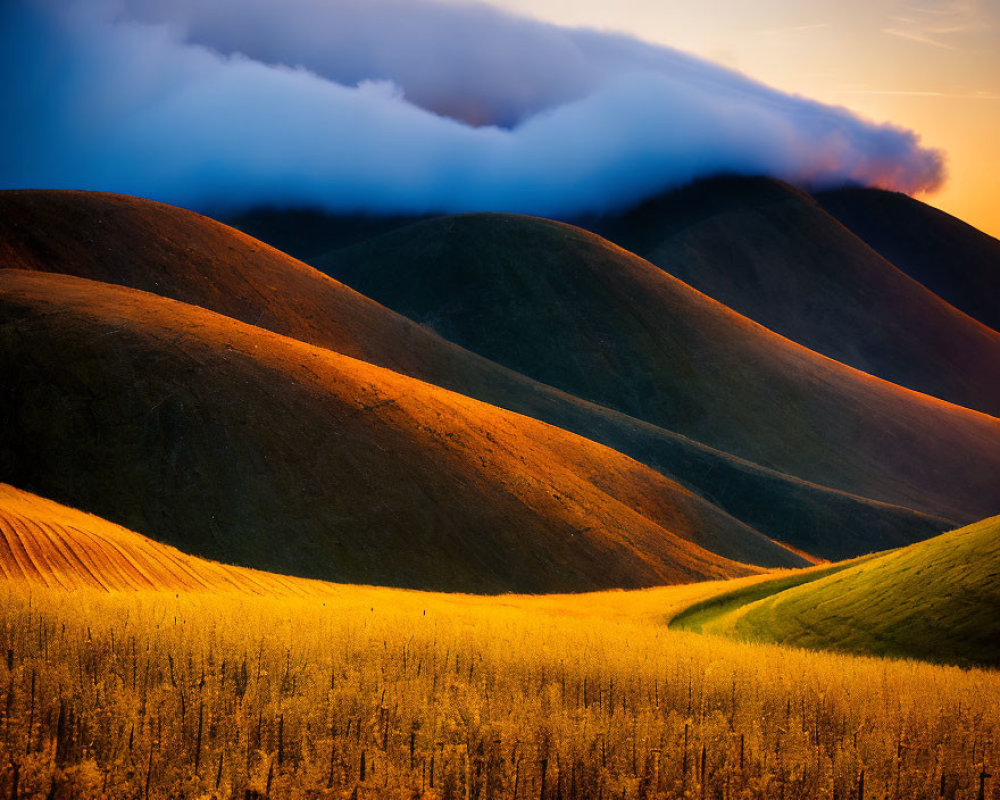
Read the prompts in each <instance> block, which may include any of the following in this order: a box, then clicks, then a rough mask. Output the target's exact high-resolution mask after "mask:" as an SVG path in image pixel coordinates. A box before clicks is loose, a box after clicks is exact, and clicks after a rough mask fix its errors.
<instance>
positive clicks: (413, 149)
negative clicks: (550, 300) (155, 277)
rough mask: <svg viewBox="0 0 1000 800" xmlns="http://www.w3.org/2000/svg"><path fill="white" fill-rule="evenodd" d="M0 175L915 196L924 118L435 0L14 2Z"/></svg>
mask: <svg viewBox="0 0 1000 800" xmlns="http://www.w3.org/2000/svg"><path fill="white" fill-rule="evenodd" d="M0 67H2V68H3V74H4V75H5V76H6V77H5V85H4V88H3V90H2V92H3V95H5V101H4V103H3V106H4V110H5V112H6V118H7V120H8V123H7V125H5V126H4V128H3V130H2V132H0V186H2V187H4V188H17V187H35V188H82V189H99V190H105V191H115V192H125V193H128V194H136V195H141V196H145V197H150V198H154V199H158V200H163V201H167V202H172V203H176V204H179V205H183V206H187V207H191V208H199V209H203V210H212V209H215V210H218V209H220V208H221V209H237V208H245V207H249V206H255V205H262V204H267V205H297V206H313V207H317V208H322V209H327V210H331V211H348V210H363V211H370V212H376V213H377V212H425V211H469V210H503V211H518V212H524V213H532V214H543V215H549V216H562V217H566V216H572V215H574V214H579V213H582V212H594V211H597V212H599V211H605V210H610V209H613V208H618V207H623V206H627V205H629V204H632V203H634V202H636V201H638V200H640V199H642V198H644V197H646V196H649V195H651V194H654V193H656V192H659V191H663V190H664V189H668V188H670V187H673V186H677V185H680V184H683V183H686V182H689V181H691V180H693V179H696V178H699V177H703V176H707V175H712V174H718V173H739V174H767V175H772V176H774V177H777V178H781V179H784V180H787V181H790V182H792V183H794V184H796V185H799V186H804V187H807V188H813V187H826V186H832V185H840V184H846V183H856V184H866V185H875V186H881V187H884V188H891V189H897V190H900V191H904V192H909V193H913V192H918V191H926V190H932V189H934V188H936V187H938V186H939V185H940V183H941V182H942V180H943V173H944V170H943V159H942V156H941V154H940V153H939V152H937V151H934V150H929V149H926V148H924V147H922V146H921V145H920V142H919V140H918V137H917V136H916V135H915V134H913V133H912V132H910V131H906V130H903V129H901V128H897V127H894V126H888V125H876V124H872V123H870V122H867V121H864V120H861V119H859V118H858V117H856V116H854V115H853V114H851V113H850V112H849V111H847V110H845V109H841V108H833V107H830V106H825V105H822V104H819V103H816V102H813V101H810V100H807V99H804V98H801V97H792V96H789V95H785V94H782V93H780V92H777V91H775V90H773V89H770V88H768V87H765V86H762V85H760V84H758V83H755V82H754V81H751V80H749V79H747V78H745V77H743V76H741V75H738V74H736V73H733V72H730V71H728V70H725V69H723V68H721V67H718V66H716V65H713V64H711V63H708V62H705V61H702V60H699V59H696V58H693V57H690V56H686V55H684V54H682V53H679V52H677V51H674V50H671V49H669V48H665V47H659V46H654V45H650V44H646V43H643V42H640V41H637V40H635V39H631V38H629V37H625V36H619V35H614V34H609V33H601V32H596V31H588V30H578V29H566V28H560V27H558V26H554V25H549V24H545V23H541V22H537V21H534V20H529V19H524V18H520V17H516V16H513V15H510V14H506V13H504V12H501V11H498V10H496V9H494V8H491V7H488V6H483V5H465V4H463V5H459V4H451V3H443V2H433V1H432V0H179V1H177V2H167V0H10V1H9V2H7V3H3V4H0Z"/></svg>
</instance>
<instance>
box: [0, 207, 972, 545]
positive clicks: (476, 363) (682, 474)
mask: <svg viewBox="0 0 1000 800" xmlns="http://www.w3.org/2000/svg"><path fill="white" fill-rule="evenodd" d="M0 210H2V213H0V229H2V231H3V234H2V236H0V251H2V252H3V256H2V258H3V260H2V262H0V263H3V264H4V265H6V266H16V267H20V268H28V269H41V270H45V271H50V272H61V273H68V274H72V275H76V276H80V277H85V278H90V279H94V280H99V281H105V282H111V283H121V284H124V285H127V286H131V287H134V288H138V289H143V290H146V291H150V292H154V293H157V294H161V295H163V296H166V297H171V298H174V299H178V300H182V301H185V302H188V303H191V304H194V305H199V306H202V307H205V308H208V309H210V310H213V311H217V312H219V313H222V314H226V315H228V316H231V317H234V318H236V319H240V320H242V321H244V322H250V323H253V324H256V325H259V326H261V327H265V328H268V329H269V330H272V331H274V332H276V333H280V334H285V335H289V336H292V337H295V338H298V339H301V340H303V341H306V342H308V343H311V344H316V345H320V346H323V347H327V348H330V349H333V350H336V351H338V352H343V353H346V354H347V355H352V356H357V357H360V358H363V359H364V360H367V361H369V362H372V363H375V364H379V365H382V366H388V367H391V368H392V369H394V370H396V371H398V372H400V373H403V374H407V375H410V376H413V377H417V378H420V379H422V380H426V381H429V382H432V383H436V384H438V385H441V386H444V387H446V388H451V389H454V390H456V391H460V392H462V393H463V394H467V395H470V396H472V397H476V398H478V399H481V400H485V401H487V402H490V403H492V404H494V405H499V406H502V407H504V408H508V409H511V410H514V411H518V412H520V413H524V414H527V415H529V416H533V417H535V418H538V419H541V420H544V421H546V422H550V423H552V424H555V425H558V426H560V427H563V428H566V429H568V430H571V431H574V432H576V433H579V434H582V435H584V436H586V437H588V438H591V439H594V440H595V441H598V442H601V443H603V444H606V445H609V446H611V447H614V448H615V449H617V450H620V451H622V452H624V453H626V454H627V455H630V456H632V457H633V458H636V459H638V460H640V461H642V462H643V463H645V464H647V465H650V466H652V467H654V468H655V469H657V470H658V471H660V472H662V473H664V474H665V475H667V476H669V477H673V478H675V479H677V480H679V481H681V482H682V483H683V484H684V485H686V486H688V487H689V488H691V489H693V490H694V491H696V492H698V493H699V494H701V495H702V496H704V497H706V498H710V499H711V502H713V503H715V504H717V505H719V506H720V507H721V508H723V509H725V510H726V511H728V512H729V513H730V514H732V515H734V516H737V517H738V518H739V519H741V520H742V521H744V522H746V523H747V524H749V525H751V526H752V527H755V528H756V529H758V530H759V531H761V532H762V533H764V534H766V535H767V536H769V537H771V538H773V539H777V540H780V541H783V542H788V543H790V544H792V545H794V546H796V547H799V548H802V549H805V550H808V551H809V552H811V553H813V554H815V555H817V556H821V557H824V558H843V557H846V556H851V555H857V554H859V553H865V552H870V551H872V550H880V549H885V548H887V547H894V546H898V545H901V544H908V543H910V542H913V541H917V540H919V539H924V538H927V537H929V536H932V535H934V534H936V533H939V532H941V531H942V530H945V529H947V528H949V527H953V523H954V522H957V520H952V519H940V518H935V517H928V516H925V515H922V514H920V513H917V512H914V511H911V510H909V509H907V508H902V507H897V506H892V505H886V504H883V503H878V502H873V501H870V500H869V499H866V498H862V497H858V496H854V495H851V494H847V493H844V492H840V491H834V490H830V489H827V488H825V487H821V486H818V485H815V484H812V483H808V482H805V481H802V480H800V479H797V478H792V477H789V476H786V475H783V474H781V473H779V472H776V471H773V470H768V469H764V468H761V467H759V466H757V465H754V464H751V463H749V462H747V461H744V460H741V459H737V458H735V457H732V456H730V455H728V454H726V453H722V452H720V451H718V450H715V449H712V448H709V447H706V446H704V445H702V444H699V443H697V442H694V441H692V440H690V439H688V438H685V437H683V436H680V435H677V434H675V433H672V432H669V431H666V430H664V429H662V428H659V427H656V426H654V425H651V424H649V423H646V422H642V421H639V420H637V419H635V418H634V417H630V416H627V415H624V414H622V413H620V412H615V411H611V410H609V409H607V408H604V407H601V406H597V405H594V404H592V403H588V402H585V401H583V400H580V399H578V398H576V397H573V396H571V395H568V394H566V393H564V392H560V391H558V390H555V389H552V388H551V387H548V386H545V385H543V384H540V383H537V382H535V381H533V380H530V379H528V378H526V377H524V376H521V375H518V374H516V373H514V372H512V371H510V370H508V369H506V368H504V367H501V366H499V365H497V364H495V363H493V362H490V361H487V360H485V359H483V358H481V357H480V356H477V355H474V354H472V353H471V352H469V351H467V350H464V349H462V348H460V347H458V346H456V345H454V344H451V343H449V342H447V341H445V340H444V339H442V338H440V337H439V336H437V335H436V334H434V333H433V332H431V331H430V330H429V329H427V328H425V327H422V326H419V325H416V324H415V323H413V322H411V321H410V320H408V319H406V318H405V317H402V316H400V315H398V314H396V313H394V312H392V311H389V310H388V309H387V308H385V307H384V306H381V305H379V304H378V303H376V302H374V301H372V300H369V299H368V298H366V297H364V296H363V295H361V294H358V293H357V292H355V291H354V290H352V289H349V288H347V287H346V286H344V285H343V284H341V283H338V282H337V281H335V280H332V279H331V278H329V277H327V276H326V275H323V274H322V273H320V272H318V271H316V270H315V269H313V268H312V267H309V266H307V265H305V264H303V263H302V262H299V261H296V260H295V259H292V258H289V257H287V256H285V255H284V254H283V253H280V252H278V251H276V250H274V249H273V248H270V247H267V246H266V245H263V244H261V243H260V242H257V241H255V240H253V239H250V238H249V237H247V236H244V235H243V234H240V233H239V232H237V231H234V230H233V229H232V228H229V227H226V226H224V225H220V224H219V223H217V222H214V221H213V220H210V219H208V218H206V217H203V216H201V215H198V214H194V213H192V212H189V211H184V210H182V209H178V208H174V207H172V206H167V205H163V204H160V203H153V202H150V201H145V200H139V199H136V198H128V197H122V196H119V195H108V194H97V193H90V192H0Z"/></svg>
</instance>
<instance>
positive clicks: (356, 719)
mask: <svg viewBox="0 0 1000 800" xmlns="http://www.w3.org/2000/svg"><path fill="white" fill-rule="evenodd" d="M0 497H2V500H3V503H4V508H5V514H4V517H3V526H4V527H5V529H6V533H5V537H4V541H5V542H6V543H7V544H6V547H7V550H6V551H5V556H4V558H5V559H8V558H10V557H12V556H11V554H12V553H13V551H14V550H16V549H17V548H18V546H19V543H20V544H21V545H22V546H23V551H33V552H31V554H30V555H28V554H27V552H22V553H21V554H20V556H17V555H14V556H13V557H14V558H15V560H17V561H18V562H19V563H22V564H27V563H29V562H30V563H33V564H35V565H36V566H35V567H34V568H30V567H26V568H24V569H23V570H22V572H21V573H20V574H15V573H14V570H12V569H11V568H10V567H7V566H5V567H4V569H5V574H6V575H7V580H5V581H4V583H3V585H2V586H0V608H2V615H0V655H2V656H3V658H4V662H3V664H2V665H0V678H3V681H2V684H3V688H4V697H5V699H4V702H3V704H2V705H0V729H2V731H3V738H2V740H0V752H2V754H3V759H2V764H3V766H2V767H0V796H4V797H17V798H25V797H38V798H43V797H44V798H49V797H51V798H60V800H61V799H62V798H71V797H77V798H83V797H98V796H100V797H107V798H136V797H141V798H179V797H219V798H230V797H239V798H247V797H249V798H261V797H269V798H299V797H302V798H305V797H309V798H350V797H357V798H365V797H368V798H383V797H389V798H414V797H423V798H428V800H431V799H433V798H466V797H468V798H496V800H501V799H504V800H506V799H509V800H514V799H515V798H522V799H528V798H531V799H534V798H539V800H557V798H566V799H567V800H569V798H612V797H614V798H620V797H625V798H702V797H707V798H712V797H722V798H727V797H728V798H737V797H738V798H760V799H761V800H764V799H765V798H766V799H767V800H771V799H772V798H781V797H786V798H789V800H791V798H830V797H833V796H836V797H843V798H847V797H852V798H854V797H879V798H891V799H892V800H904V799H906V800H908V799H909V798H914V797H931V796H933V797H938V796H945V797H971V796H973V795H974V793H975V791H976V790H977V789H978V786H979V783H978V781H979V776H980V773H981V772H982V771H983V767H984V763H987V760H988V759H989V758H990V753H991V751H990V742H991V741H992V740H991V738H990V737H991V736H993V735H994V734H995V732H996V731H997V730H998V729H1000V706H998V705H997V704H996V702H995V698H996V697H997V696H998V692H1000V673H998V672H995V671H993V672H987V671H978V670H971V671H963V670H960V669H957V668H948V667H937V666H932V665H928V664H921V663H917V662H911V661H885V660H878V659H871V658H860V657H852V656H842V655H833V654H823V653H811V652H808V651H802V650H792V649H787V648H783V647H779V646H776V645H756V644H747V643H741V642H735V641H730V640H727V639H724V638H720V637H714V636H700V635H698V634H695V633H688V632H684V631H676V630H672V629H669V628H668V627H667V624H666V623H667V621H668V620H669V619H671V618H672V617H674V616H675V615H677V614H678V613H679V612H682V611H683V610H684V609H686V608H688V607H690V606H691V605H692V604H695V603H698V602H700V601H704V600H707V599H709V598H711V597H712V596H714V595H717V594H719V593H722V592H732V591H734V590H740V589H743V590H752V589H753V587H754V586H763V585H764V584H765V583H766V582H767V581H769V580H771V579H773V576H772V575H755V576H750V577H746V578H739V579H735V580H730V581H716V582H704V583H698V584H691V585H686V586H676V587H664V588H659V589H648V590H643V591H634V592H623V591H611V592H601V593H593V594H584V595H546V596H535V597H530V596H517V595H501V596H496V597H482V596H479V597H477V596H472V595H454V594H452V595H446V594H434V593H428V592H417V591H406V590H399V589H383V588H374V587H360V586H346V585H339V586H338V585H334V584H321V583H317V582H309V581H295V580H291V581H287V580H285V579H282V578H280V577H278V576H270V575H267V574H264V573H253V572H251V571H249V570H238V569H235V568H229V567H223V566H221V565H215V564H208V563H206V562H203V561H201V560H199V559H193V558H189V557H186V556H183V555H182V554H180V553H178V552H177V551H174V550H172V549H171V548H165V547H162V546H160V545H156V544H155V543H151V542H148V540H142V539H141V537H137V536H136V535H135V534H131V533H130V532H128V531H124V530H122V529H120V528H117V527H116V526H111V525H109V524H108V523H103V521H101V520H99V519H97V518H94V517H91V516H89V515H84V514H79V513H78V512H72V511H70V510H67V509H64V508H62V507H59V506H56V505H55V504H52V503H48V502H47V501H43V500H40V499H39V498H35V497H33V496H30V495H26V494H25V493H22V492H18V491H16V490H13V489H9V488H7V489H4V490H3V493H2V495H0ZM40 541H47V542H49V543H50V550H51V552H48V554H47V555H46V554H44V553H43V552H40V551H46V548H41V547H39V545H38V542H40ZM81 541H85V542H89V543H92V546H91V547H88V549H87V551H86V552H85V553H78V554H76V555H75V556H74V555H72V554H67V553H66V551H67V550H70V551H72V550H73V549H74V548H79V546H80V544H79V543H80V542H81ZM56 553H62V554H64V555H65V556H66V557H65V560H64V562H63V565H62V567H59V566H58V565H57V563H56V562H57V559H56V557H55V554H56ZM88 560H92V561H93V562H95V563H97V562H100V563H101V564H102V565H103V566H102V569H103V570H104V571H103V572H102V575H108V576H111V577H109V578H108V579H107V580H105V581H103V585H102V582H101V581H97V580H96V579H95V580H94V581H92V580H89V579H87V578H86V576H87V575H88V574H90V572H91V570H92V567H91V565H90V564H88V563H87V562H88ZM43 562H44V564H45V565H47V566H43ZM830 569H831V567H829V566H819V567H814V568H811V569H810V570H807V571H806V572H808V573H811V574H814V573H817V572H819V573H822V572H826V571H829V570H830ZM801 574H802V573H791V572H786V573H782V575H781V576H779V577H780V578H781V579H782V580H789V579H792V578H794V576H796V575H801ZM72 575H78V576H81V577H80V579H79V580H72V579H70V578H69V577H68V576H72ZM57 576H59V577H57ZM116 576H117V577H116ZM150 582H152V583H156V584H158V585H160V586H162V588H160V589H150V588H146V585H147V584H148V583H150ZM95 583H96V584H97V586H95V585H94V584H95ZM98 587H99V588H98ZM178 589H184V591H177V590H178ZM987 766H988V763H987ZM939 792H940V793H941V794H939Z"/></svg>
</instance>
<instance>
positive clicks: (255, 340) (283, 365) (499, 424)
mask: <svg viewBox="0 0 1000 800" xmlns="http://www.w3.org/2000/svg"><path fill="white" fill-rule="evenodd" d="M0 295H2V311H0V369H2V372H3V374H4V376H5V377H6V378H7V381H8V385H7V389H8V391H6V392H5V393H4V395H3V397H2V399H0V419H3V420H4V422H5V424H4V426H3V429H2V432H0V474H2V478H0V480H8V481H9V480H12V479H13V478H14V477H16V478H17V480H18V481H19V482H20V484H21V485H22V486H23V487H24V488H25V489H27V490H28V491H33V492H36V493H38V494H42V495H43V496H46V497H51V498H52V499H54V500H57V501H58V502H65V503H67V504H70V505H72V506H74V507H77V508H81V509H84V510H87V511H91V512H92V513H96V514H99V515H100V516H103V517H105V518H107V519H109V520H111V521H114V522H116V523H118V524H121V525H125V526H126V527H129V528H131V529H133V530H136V531H138V532H140V533H143V534H145V535H149V536H152V537H153V538H156V539H158V540H160V541H164V542H167V543H170V544H173V545H176V546H178V547H180V548H181V549H182V550H184V551H185V552H189V553H192V554H196V555H205V556H209V557H212V558H217V559H223V560H227V561H231V562H235V563H239V564H241V565H244V566H252V567H257V568H267V569H269V570H272V571H277V572H282V573H287V574H293V575H301V576H306V577H322V578H328V579H333V580H338V581H346V582H357V583H378V584H386V585H404V586H412V587H418V588H431V587H437V588H448V589H464V590H470V591H471V590H486V591H506V590H525V591H553V590H557V589H583V588H588V587H589V588H593V587H597V586H608V587H610V586H641V585H650V584H655V583H670V582H673V581H677V580H680V581H684V580H696V579H698V578H701V577H706V576H710V575H725V574H734V573H736V574H738V573H743V572H746V571H748V568H747V567H744V566H743V565H741V564H737V563H735V562H733V561H729V560H727V559H725V558H722V557H720V556H718V555H714V554H712V553H709V552H708V551H707V550H705V549H703V547H702V545H706V544H709V543H710V544H711V546H712V547H713V548H715V549H717V550H720V551H726V552H728V553H729V554H730V555H737V554H738V553H739V554H742V555H745V556H747V557H752V558H759V559H762V560H773V561H774V562H775V563H786V564H790V563H802V562H801V560H800V559H799V558H798V557H796V556H794V555H792V554H791V553H789V552H788V551H787V550H785V549H783V548H780V547H778V546H777V545H774V544H773V543H771V542H770V541H769V540H767V539H765V538H764V537H762V536H761V535H760V534H757V533H755V532H754V531H752V530H751V529H749V528H747V527H746V526H744V525H742V524H740V523H738V522H737V521H736V520H734V519H732V518H731V517H728V516H726V515H725V514H723V513H721V512H719V511H718V510H717V509H716V508H714V507H713V506H711V505H710V504H708V503H707V502H705V501H704V500H702V499H701V498H699V497H697V496H696V495H694V494H692V493H691V492H689V491H687V490H685V489H683V488H682V487H680V486H679V485H678V484H676V483H674V482H673V481H670V480H669V479H667V478H665V477H664V476H662V475H660V474H659V473H657V472H655V471H653V470H652V469H650V468H648V467H646V466H644V465H642V464H640V463H638V462H636V461H634V460H632V459H630V458H627V457H625V456H623V455H621V454H620V453H618V452H617V451H614V450H611V449H609V448H606V447H603V446H601V445H597V444H595V443H593V442H591V441H590V440H587V439H584V438H582V437H579V436H576V435H574V434H571V433H567V432H566V431H563V430H562V429H560V428H556V427H553V426H550V425H546V424H544V423H541V422H538V421H536V420H532V419H530V418H528V417H523V416H521V415H517V414H513V413H510V412H506V411H502V410H500V409H497V408H494V407H492V406H489V405H487V404H484V403H481V402H478V401H476V400H472V399H469V398H467V397H465V396H463V395H458V394H455V393H453V392H448V391H446V390H444V389H440V388H438V387H434V386H431V385H430V384H425V383H422V382H420V381H416V380H413V379H412V378H407V377H404V376H401V375H399V374H397V373H394V372H392V371H390V370H386V369H382V368H379V367H375V366H373V365H371V364H368V363H366V362H363V361H358V360H356V359H351V358H348V357H346V356H342V355H340V354H337V353H333V352H332V351H329V350H325V349H322V348H317V347H312V346H309V345H306V344H304V343H302V342H298V341H296V340H294V339H289V338H287V337H282V336H278V335H276V334H273V333H270V332H268V331H265V330H263V329H261V328H255V327H253V326H248V325H245V324H242V323H238V322H235V321H234V320H231V319H229V318H227V317H223V316H221V315H218V314H214V313H212V312H209V311H205V310H204V309H200V308H197V307H195V306H189V305H186V304H182V303H177V302H175V301H169V300H166V299H164V298H160V297H158V296H156V295H151V294H147V293H144V292H137V291H135V290H131V289H125V288H122V287H118V286H111V285H108V284H98V283H95V282H93V281H87V280H83V279H79V278H71V277H68V276H62V275H51V274H43V273H29V272H25V271H21V270H4V271H2V273H0Z"/></svg>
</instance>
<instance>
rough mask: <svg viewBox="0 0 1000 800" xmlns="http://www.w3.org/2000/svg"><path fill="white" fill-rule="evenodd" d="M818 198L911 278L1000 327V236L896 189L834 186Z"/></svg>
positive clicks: (818, 195)
mask: <svg viewBox="0 0 1000 800" xmlns="http://www.w3.org/2000/svg"><path fill="white" fill-rule="evenodd" d="M816 199H817V200H818V201H819V203H820V205H822V206H823V208H825V209H826V210H827V211H828V212H829V213H830V214H832V215H833V216H835V217H836V218H837V219H838V220H840V221H841V222H842V223H843V224H844V225H846V226H847V227H848V228H850V229H851V230H852V231H853V232H854V233H856V234H857V235H858V236H860V237H861V238H862V239H864V240H865V242H867V243H868V244H869V245H870V246H871V247H873V248H874V249H875V250H877V251H878V252H879V253H881V254H882V255H883V256H884V257H885V258H886V259H888V260H889V261H891V262H892V263H893V264H895V265H896V266H897V267H899V268H900V269H901V270H903V271H904V272H906V273H907V274H908V275H909V276H910V277H911V278H914V279H915V280H917V281H919V282H920V283H922V284H923V285H924V286H926V287H927V288H928V289H930V290H931V291H932V292H934V293H935V294H937V295H939V296H940V297H942V298H943V299H945V300H947V301H948V302H949V303H951V304H952V305H953V306H955V307H956V308H959V309H961V310H962V311H964V312H965V313H966V314H969V315H970V316H972V317H975V318H976V319H978V320H979V321H980V322H982V323H984V324H986V325H989V326H990V327H991V328H993V329H994V330H1000V241H998V240H997V239H995V238H993V237H992V236H989V235H987V234H985V233H983V232H982V231H980V230H977V229H976V228H973V227H972V226H971V225H967V224H966V223H964V222H962V221H961V220H959V219H956V218H955V217H953V216H951V215H950V214H946V213H945V212H944V211H939V210H938V209H936V208H932V207H931V206H929V205H927V204H925V203H921V202H920V201H919V200H914V199H913V198H912V197H908V196H907V195H905V194H899V193H897V192H885V191H882V190H879V189H838V190H836V191H830V192H822V193H820V194H817V195H816Z"/></svg>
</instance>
